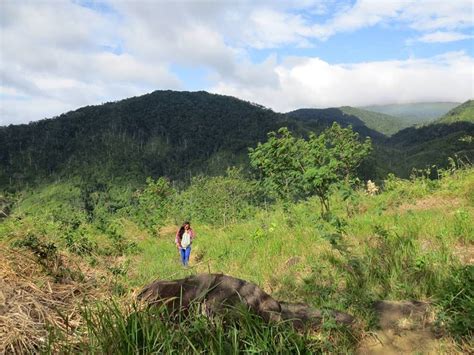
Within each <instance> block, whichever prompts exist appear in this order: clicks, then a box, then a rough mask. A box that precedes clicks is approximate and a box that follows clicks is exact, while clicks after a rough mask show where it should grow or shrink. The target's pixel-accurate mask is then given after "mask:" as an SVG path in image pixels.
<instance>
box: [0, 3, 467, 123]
mask: <svg viewBox="0 0 474 355" xmlns="http://www.w3.org/2000/svg"><path fill="white" fill-rule="evenodd" d="M473 22H474V10H473V5H472V2H471V1H469V0H468V1H465V0H451V1H445V0H398V1H394V0H357V1H335V0H327V1H326V0H294V1H289V0H288V1H263V0H260V1H244V0H242V1H205V0H196V1H192V0H187V1H171V0H170V1H161V0H157V1H151V0H138V1H124V0H121V1H114V0H103V1H102V0H101V1H95V0H75V1H68V0H49V1H48V0H46V1H44V0H43V1H29V0H2V1H0V31H1V33H0V125H6V124H10V123H26V122H30V121H35V120H39V119H42V118H47V117H53V116H56V115H58V114H60V113H63V112H66V111H69V110H73V109H76V108H78V107H81V106H84V105H93V104H100V103H103V102H107V101H113V100H119V99H123V98H126V97H130V96H135V95H140V94H144V93H147V92H150V91H153V90H159V89H172V90H192V91H195V90H206V91H209V92H214V93H220V94H226V95H232V96H236V97H239V98H241V99H244V100H248V101H252V102H257V103H259V104H262V105H265V106H267V107H270V108H272V109H274V110H275V111H280V112H285V111H289V110H293V109H296V108H300V107H333V106H342V105H351V106H363V105H371V104H386V103H405V102H420V101H424V102H426V101H456V102H462V101H465V100H467V99H469V98H472V97H473V96H474V77H473V76H474V53H473V51H474V37H473V34H474V33H473Z"/></svg>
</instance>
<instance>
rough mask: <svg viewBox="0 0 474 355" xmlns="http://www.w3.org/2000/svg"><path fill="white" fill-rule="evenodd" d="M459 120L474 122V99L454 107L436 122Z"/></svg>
mask: <svg viewBox="0 0 474 355" xmlns="http://www.w3.org/2000/svg"><path fill="white" fill-rule="evenodd" d="M459 121H466V122H473V123H474V100H468V101H466V102H464V103H463V104H461V105H459V106H457V107H455V108H453V109H452V110H451V111H449V112H448V113H447V114H445V115H444V116H443V117H441V118H440V119H439V120H438V121H436V122H438V123H452V122H459Z"/></svg>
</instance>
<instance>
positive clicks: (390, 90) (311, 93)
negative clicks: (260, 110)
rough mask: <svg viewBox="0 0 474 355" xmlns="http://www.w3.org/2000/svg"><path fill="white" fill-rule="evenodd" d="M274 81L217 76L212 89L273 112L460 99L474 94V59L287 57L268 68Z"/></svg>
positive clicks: (453, 55) (447, 56)
mask: <svg viewBox="0 0 474 355" xmlns="http://www.w3.org/2000/svg"><path fill="white" fill-rule="evenodd" d="M273 70H274V72H275V73H276V75H278V82H279V84H278V85H277V86H272V87H270V86H266V87H253V88H252V87H250V86H243V85H240V83H234V82H231V81H225V80H224V81H222V82H220V83H219V84H218V85H216V86H215V87H214V88H213V90H212V91H213V92H218V93H223V94H228V95H233V96H237V97H241V98H243V99H246V100H249V101H255V102H259V103H261V104H263V105H265V106H268V107H271V108H273V109H275V110H277V111H289V110H293V109H297V108H302V107H337V106H341V105H351V106H363V105H370V104H374V103H379V104H380V103H395V102H400V103H403V102H405V103H406V102H417V101H424V102H426V101H439V100H442V101H465V100H467V99H469V98H472V97H474V88H473V82H474V58H472V57H470V56H468V55H466V54H464V53H463V52H454V53H447V54H445V55H441V56H436V57H433V58H428V59H409V60H405V61H379V62H366V63H358V64H329V63H327V62H325V61H323V60H321V59H319V58H289V59H288V60H286V61H285V62H284V63H282V64H281V65H277V66H275V67H274V68H273Z"/></svg>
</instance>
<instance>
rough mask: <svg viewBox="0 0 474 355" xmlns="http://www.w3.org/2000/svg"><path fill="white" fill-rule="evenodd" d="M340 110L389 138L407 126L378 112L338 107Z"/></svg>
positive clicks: (401, 121) (405, 123)
mask: <svg viewBox="0 0 474 355" xmlns="http://www.w3.org/2000/svg"><path fill="white" fill-rule="evenodd" d="M340 110H341V111H342V112H344V113H345V114H346V115H350V116H356V117H358V118H360V119H361V120H362V121H363V122H364V124H365V125H366V126H367V127H369V128H370V129H373V130H376V131H378V132H380V133H383V134H385V135H386V136H391V135H392V134H395V133H397V132H398V131H400V130H401V129H403V128H406V127H408V126H409V123H408V122H407V121H405V120H401V119H400V118H399V117H394V116H390V115H386V114H384V113H380V112H374V111H368V110H364V109H361V108H356V107H351V106H343V107H340Z"/></svg>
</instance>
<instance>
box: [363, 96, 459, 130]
mask: <svg viewBox="0 0 474 355" xmlns="http://www.w3.org/2000/svg"><path fill="white" fill-rule="evenodd" d="M457 105H459V103H457V102H419V103H412V104H390V105H373V106H364V107H361V108H362V109H365V110H369V111H374V112H379V113H384V114H387V115H390V116H394V117H399V118H402V119H403V122H404V124H406V126H405V127H408V126H412V125H415V124H424V123H428V122H432V121H434V120H436V119H437V118H439V117H441V116H443V115H444V114H446V113H447V112H448V111H449V110H451V109H453V108H454V107H456V106H457Z"/></svg>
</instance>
